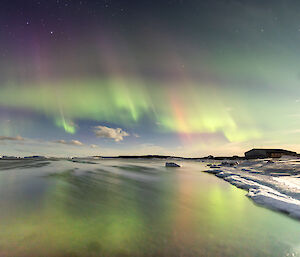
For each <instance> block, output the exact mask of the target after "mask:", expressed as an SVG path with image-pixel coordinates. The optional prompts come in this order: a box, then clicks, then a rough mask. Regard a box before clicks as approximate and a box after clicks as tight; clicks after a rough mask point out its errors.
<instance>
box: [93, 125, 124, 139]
mask: <svg viewBox="0 0 300 257" xmlns="http://www.w3.org/2000/svg"><path fill="white" fill-rule="evenodd" d="M94 133H95V135H96V136H97V137H102V138H111V139H114V140H115V141H116V142H119V141H122V140H123V138H124V137H128V136H129V134H128V133H127V132H126V131H124V130H122V129H121V128H116V129H114V128H109V127H105V126H96V127H95V129H94Z"/></svg>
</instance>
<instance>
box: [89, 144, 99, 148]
mask: <svg viewBox="0 0 300 257" xmlns="http://www.w3.org/2000/svg"><path fill="white" fill-rule="evenodd" d="M90 147H91V148H97V147H98V146H97V145H90Z"/></svg>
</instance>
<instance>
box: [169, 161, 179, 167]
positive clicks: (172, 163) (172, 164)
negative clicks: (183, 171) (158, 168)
mask: <svg viewBox="0 0 300 257" xmlns="http://www.w3.org/2000/svg"><path fill="white" fill-rule="evenodd" d="M166 167H175V168H176V167H180V165H178V164H177V163H175V162H166Z"/></svg>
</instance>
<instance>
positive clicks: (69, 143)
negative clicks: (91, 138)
mask: <svg viewBox="0 0 300 257" xmlns="http://www.w3.org/2000/svg"><path fill="white" fill-rule="evenodd" d="M54 143H58V144H64V145H78V146H80V145H83V143H81V142H80V141H78V140H71V141H65V140H57V141H54Z"/></svg>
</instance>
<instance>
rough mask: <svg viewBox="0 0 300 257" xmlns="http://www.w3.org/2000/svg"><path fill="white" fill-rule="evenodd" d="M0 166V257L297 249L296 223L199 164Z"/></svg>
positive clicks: (293, 252)
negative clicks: (213, 174) (265, 206)
mask: <svg viewBox="0 0 300 257" xmlns="http://www.w3.org/2000/svg"><path fill="white" fill-rule="evenodd" d="M181 164H182V165H183V167H182V168H179V169H176V168H175V169H174V168H165V167H164V162H161V161H125V160H122V161H115V160H102V161H97V163H96V164H89V163H85V164H83V163H73V162H69V161H51V162H38V163H37V162H27V163H25V164H24V163H21V162H19V163H13V162H11V163H10V164H9V165H7V164H5V163H4V164H3V163H1V164H0V256H1V257H2V256H5V257H6V256H14V257H19V256H20V257H21V256H22V257H27V256H30V257H35V256H43V257H47V256H74V257H75V256H172V257H173V256H174V257H176V256H205V257H206V256H222V257H224V256H230V257H233V256H251V257H252V256H255V257H256V256H263V257H266V256H300V254H299V251H300V223H299V221H296V220H293V219H291V218H289V217H287V216H285V215H283V214H280V213H276V212H273V211H270V210H267V209H265V208H261V207H257V206H256V205H254V204H253V203H252V202H251V200H249V199H248V198H247V197H245V194H246V192H245V191H242V190H240V189H237V188H235V187H233V186H232V185H230V184H228V183H227V182H225V181H223V180H221V179H218V178H216V177H215V176H212V175H209V174H206V173H203V172H201V170H204V169H205V166H204V164H202V163H196V162H182V163H181Z"/></svg>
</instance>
